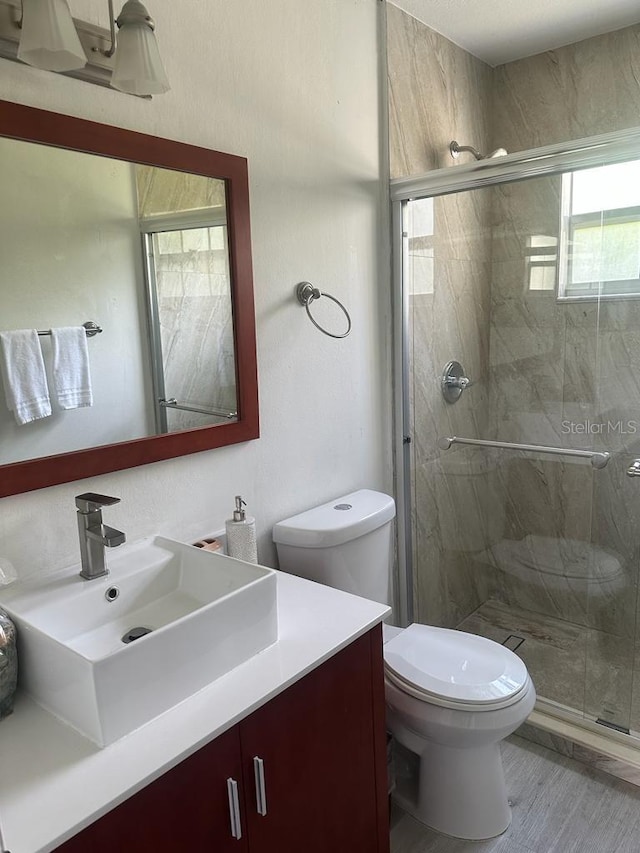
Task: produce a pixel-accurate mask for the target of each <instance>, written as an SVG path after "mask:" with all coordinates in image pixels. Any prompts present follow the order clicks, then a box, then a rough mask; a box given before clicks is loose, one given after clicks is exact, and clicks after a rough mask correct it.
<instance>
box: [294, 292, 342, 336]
mask: <svg viewBox="0 0 640 853" xmlns="http://www.w3.org/2000/svg"><path fill="white" fill-rule="evenodd" d="M321 296H326V297H327V299H330V300H331V301H332V302H335V303H336V305H337V306H338V307H339V308H341V309H342V310H343V311H344V316H345V317H346V318H347V331H346V332H343V333H342V334H341V335H336V334H334V333H333V332H328V331H327V330H326V329H324V328H323V327H322V326H321V325H320V323H318V322H317V320H315V319H314V317H313V315H312V314H311V309H310V307H309V306H310V305H311V303H312V302H313V301H314V300H315V299H320V297H321ZM296 297H297V299H298V302H299V303H300V304H301V305H304V307H305V308H306V309H307V315H308V316H309V319H310V320H311V322H312V323H313V325H314V326H315V327H316V329H320V331H321V332H323V333H324V334H325V335H328V336H329V337H330V338H346V337H347V335H348V334H349V332H350V331H351V317H350V316H349V312H348V311H347V309H346V308H345V307H344V305H343V304H342V302H340V301H339V300H338V299H336V298H335V296H331V294H329V293H323V292H322V291H320V290H318V288H317V287H314V286H313V285H312V284H311V282H310V281H301V282H300V284H297V285H296Z"/></svg>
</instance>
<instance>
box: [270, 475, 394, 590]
mask: <svg viewBox="0 0 640 853" xmlns="http://www.w3.org/2000/svg"><path fill="white" fill-rule="evenodd" d="M395 514H396V506H395V502H394V500H393V498H391V497H389V495H385V494H382V492H374V491H372V490H371V489H361V490H360V491H358V492H351V494H348V495H343V496H342V497H339V498H335V500H332V501H329V502H328V503H326V504H322V506H318V507H314V508H313V509H309V510H307V511H306V512H301V513H300V514H299V515H294V516H293V517H292V518H287V519H285V520H284V521H280V522H278V524H276V525H275V527H274V528H273V541H274V542H275V543H276V548H277V550H278V561H279V563H280V568H281V569H282V570H283V571H285V572H289V573H290V574H292V575H299V576H300V577H303V578H308V579H309V580H313V581H318V582H319V583H323V584H327V585H328V586H333V587H335V588H336V589H342V590H344V591H345V592H352V593H354V594H355V595H361V596H363V597H364V598H370V599H372V600H373V601H378V602H380V603H381V604H391V565H392V562H391V555H392V551H391V544H392V539H391V528H392V523H393V519H394V517H395Z"/></svg>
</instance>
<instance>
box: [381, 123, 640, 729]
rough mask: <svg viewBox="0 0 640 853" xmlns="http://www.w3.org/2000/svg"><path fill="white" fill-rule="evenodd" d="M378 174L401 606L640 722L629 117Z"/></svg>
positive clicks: (577, 705)
mask: <svg viewBox="0 0 640 853" xmlns="http://www.w3.org/2000/svg"><path fill="white" fill-rule="evenodd" d="M391 192H392V200H393V204H394V235H395V236H394V249H395V251H394V256H395V265H396V270H395V280H396V297H395V298H396V333H397V334H396V340H397V344H396V346H397V352H396V386H397V388H398V394H397V401H396V421H397V426H398V429H397V447H396V454H397V459H398V461H399V465H398V469H399V477H400V480H401V488H400V489H399V510H400V513H399V517H400V525H399V527H400V530H399V534H400V545H401V548H400V551H401V565H400V571H399V581H400V583H399V593H400V613H401V618H402V620H403V621H404V622H405V623H407V622H410V621H416V622H423V623H428V624H434V625H440V626H443V627H455V628H460V629H462V630H465V631H469V632H471V633H476V634H480V635H483V636H486V637H490V638H491V639H493V640H496V641H497V642H499V643H504V644H505V645H507V646H508V647H510V648H511V649H513V650H514V651H515V652H516V654H518V655H520V656H521V657H522V658H523V659H524V661H525V663H526V664H527V667H528V669H529V671H530V673H531V676H532V678H533V681H534V683H535V685H536V689H537V692H538V695H539V697H540V703H539V706H540V708H542V709H544V710H546V711H547V712H548V713H551V714H552V715H555V716H558V717H561V718H562V717H566V718H569V719H572V720H579V721H581V722H583V723H588V724H589V725H598V726H599V725H602V726H606V727H608V728H609V729H616V730H618V731H619V732H623V733H631V734H632V735H637V733H638V732H640V677H636V673H637V674H638V675H640V654H639V653H640V645H639V642H640V639H639V637H638V631H637V608H638V601H637V589H638V568H639V558H640V548H639V545H640V536H639V535H638V534H639V525H640V479H638V478H637V477H638V475H639V474H640V461H638V457H640V131H628V132H625V133H618V134H611V135H607V136H604V137H598V138H597V139H590V140H582V141H579V142H576V143H573V144H571V143H568V144H566V145H562V146H550V147H548V148H544V149H539V150H537V151H530V152H524V153H523V154H520V155H510V156H508V157H504V158H500V159H498V160H493V161H484V162H480V163H474V164H472V165H470V166H455V167H451V168H448V169H441V170H438V171H437V172H432V173H430V174H428V175H424V176H421V177H418V178H411V179H401V180H397V181H393V182H392V185H391ZM523 446H525V447H529V448H530V449H528V450H527V449H523Z"/></svg>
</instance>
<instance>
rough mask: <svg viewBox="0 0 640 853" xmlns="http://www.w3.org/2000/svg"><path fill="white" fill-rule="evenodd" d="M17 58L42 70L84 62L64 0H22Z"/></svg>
mask: <svg viewBox="0 0 640 853" xmlns="http://www.w3.org/2000/svg"><path fill="white" fill-rule="evenodd" d="M23 9H24V13H23V19H22V33H21V35H20V44H19V46H18V59H20V60H21V61H22V62H26V63H27V65H33V66H35V67H36V68H43V69H45V70H46V71H73V70H74V69H76V68H84V66H85V65H86V64H87V57H86V56H85V53H84V50H83V49H82V45H81V44H80V39H79V38H78V33H77V32H76V28H75V26H74V23H73V20H72V18H71V12H70V11H69V6H68V5H67V0H24V6H23Z"/></svg>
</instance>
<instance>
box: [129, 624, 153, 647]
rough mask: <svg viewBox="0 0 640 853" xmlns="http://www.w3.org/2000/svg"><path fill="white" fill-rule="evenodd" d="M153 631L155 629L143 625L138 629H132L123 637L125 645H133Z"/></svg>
mask: <svg viewBox="0 0 640 853" xmlns="http://www.w3.org/2000/svg"><path fill="white" fill-rule="evenodd" d="M152 631H153V628H145V627H144V626H142V625H138V626H137V627H136V628H130V629H129V630H128V631H127V633H126V634H124V635H123V637H122V642H123V643H133V641H134V640H139V639H140V637H144V636H145V635H146V634H150V633H151V632H152Z"/></svg>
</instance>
